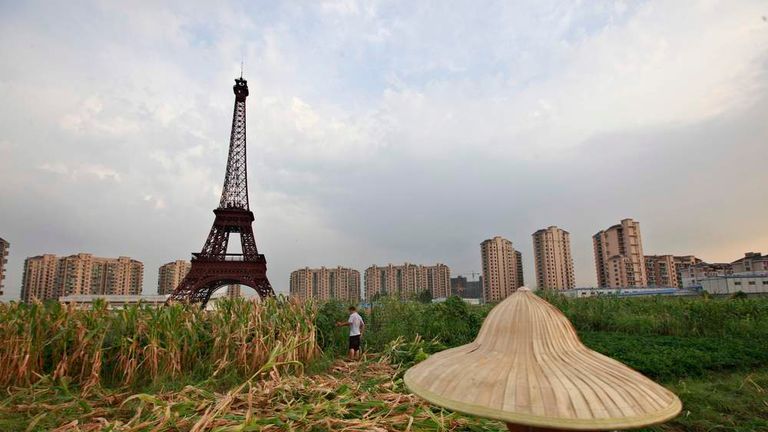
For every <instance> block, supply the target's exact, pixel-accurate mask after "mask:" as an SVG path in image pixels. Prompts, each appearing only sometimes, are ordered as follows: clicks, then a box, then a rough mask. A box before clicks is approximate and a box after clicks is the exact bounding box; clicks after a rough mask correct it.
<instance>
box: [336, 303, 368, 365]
mask: <svg viewBox="0 0 768 432" xmlns="http://www.w3.org/2000/svg"><path fill="white" fill-rule="evenodd" d="M336 326H337V327H344V326H349V359H350V360H355V359H358V358H360V338H361V337H362V336H363V332H365V323H364V322H363V317H361V316H360V314H359V313H357V310H355V307H354V306H350V307H349V319H348V320H347V322H344V321H339V322H337V323H336Z"/></svg>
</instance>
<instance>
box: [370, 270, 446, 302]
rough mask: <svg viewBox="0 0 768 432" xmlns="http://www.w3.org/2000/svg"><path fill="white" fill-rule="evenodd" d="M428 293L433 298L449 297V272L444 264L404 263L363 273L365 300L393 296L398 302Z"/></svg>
mask: <svg viewBox="0 0 768 432" xmlns="http://www.w3.org/2000/svg"><path fill="white" fill-rule="evenodd" d="M422 291H429V292H430V294H432V297H433V298H447V297H449V296H450V295H451V270H450V269H449V268H448V266H447V265H445V264H439V263H438V264H435V265H433V266H425V265H416V264H411V263H405V264H403V265H393V264H389V265H387V266H376V265H373V266H370V267H368V268H367V269H365V298H366V300H371V299H372V298H373V297H374V296H375V295H377V294H378V295H388V296H395V297H399V298H401V299H408V298H412V297H414V296H415V295H416V294H418V293H420V292H422Z"/></svg>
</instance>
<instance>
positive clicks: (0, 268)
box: [0, 238, 11, 296]
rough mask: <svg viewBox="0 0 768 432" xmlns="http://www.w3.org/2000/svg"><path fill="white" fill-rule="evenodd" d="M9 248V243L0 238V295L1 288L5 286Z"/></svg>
mask: <svg viewBox="0 0 768 432" xmlns="http://www.w3.org/2000/svg"><path fill="white" fill-rule="evenodd" d="M10 248H11V244H10V243H9V242H8V241H7V240H4V239H3V238H0V296H1V295H3V288H4V287H5V268H6V266H7V265H8V250H9V249H10Z"/></svg>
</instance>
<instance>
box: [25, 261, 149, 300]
mask: <svg viewBox="0 0 768 432" xmlns="http://www.w3.org/2000/svg"><path fill="white" fill-rule="evenodd" d="M143 277H144V264H142V263H141V262H139V261H136V260H134V259H131V258H129V257H119V258H100V257H94V256H93V255H91V254H86V253H80V254H76V255H70V256H66V257H61V258H57V257H56V256H55V255H42V256H36V257H30V258H27V259H26V261H25V262H24V276H23V279H22V289H21V298H22V300H24V301H31V300H32V299H35V298H36V299H39V300H45V299H51V298H59V297H62V296H69V295H77V294H106V295H137V294H140V293H141V288H142V284H143Z"/></svg>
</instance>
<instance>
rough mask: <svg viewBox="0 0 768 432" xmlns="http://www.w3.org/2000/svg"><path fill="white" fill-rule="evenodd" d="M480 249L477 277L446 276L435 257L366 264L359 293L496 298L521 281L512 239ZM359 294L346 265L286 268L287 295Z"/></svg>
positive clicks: (352, 297)
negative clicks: (431, 262) (428, 260)
mask: <svg viewBox="0 0 768 432" xmlns="http://www.w3.org/2000/svg"><path fill="white" fill-rule="evenodd" d="M480 252H481V258H482V261H483V272H482V276H481V278H480V281H479V282H477V281H468V280H467V279H466V277H463V276H459V277H456V278H451V270H450V269H449V268H448V266H447V265H445V264H440V263H438V264H435V265H417V264H411V263H404V264H402V265H394V264H389V265H386V266H378V265H372V266H370V267H368V268H367V269H365V272H364V277H363V278H364V282H365V298H366V299H367V300H370V299H373V298H376V297H377V296H380V295H387V296H395V297H398V298H403V299H405V298H413V297H414V296H416V295H418V294H420V293H422V292H425V291H426V292H429V293H430V295H431V297H432V298H446V297H449V296H451V295H460V296H462V297H466V298H482V299H483V300H484V301H487V302H496V301H500V300H503V299H504V298H506V297H507V296H508V295H509V294H511V293H512V292H514V291H515V290H516V289H517V288H518V287H520V286H522V285H523V260H522V255H521V254H520V252H518V251H516V250H515V249H514V248H513V247H512V242H510V241H509V240H507V239H504V238H502V237H494V238H492V239H488V240H485V241H484V242H482V243H481V244H480ZM360 294H361V289H360V272H359V271H357V270H354V269H351V268H346V267H336V268H330V269H329V268H325V267H320V268H308V267H305V268H302V269H298V270H295V271H293V272H292V273H291V279H290V295H291V296H294V297H297V298H300V299H314V300H320V301H323V300H329V299H332V298H335V299H339V300H343V301H351V302H358V301H360V299H361V296H360Z"/></svg>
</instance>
